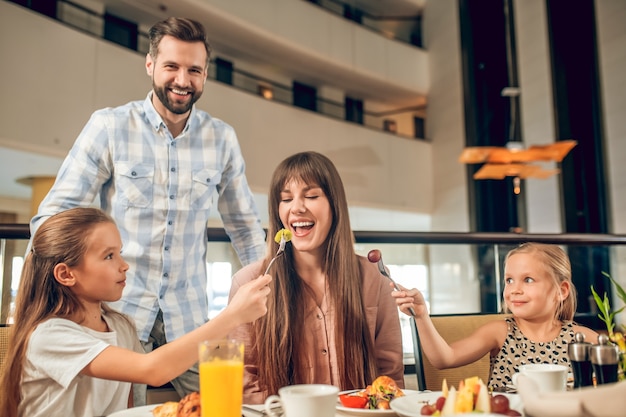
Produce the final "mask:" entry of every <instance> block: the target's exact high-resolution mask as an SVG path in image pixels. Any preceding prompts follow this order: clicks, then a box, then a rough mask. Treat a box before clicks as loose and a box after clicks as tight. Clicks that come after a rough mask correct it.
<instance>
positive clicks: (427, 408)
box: [420, 404, 437, 416]
mask: <svg viewBox="0 0 626 417" xmlns="http://www.w3.org/2000/svg"><path fill="white" fill-rule="evenodd" d="M435 411H437V409H436V408H435V406H434V405H430V404H424V405H423V406H422V409H421V410H420V413H421V414H422V415H423V416H432V415H433V414H435Z"/></svg>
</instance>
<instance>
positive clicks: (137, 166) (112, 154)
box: [31, 92, 265, 341]
mask: <svg viewBox="0 0 626 417" xmlns="http://www.w3.org/2000/svg"><path fill="white" fill-rule="evenodd" d="M151 98H152V92H150V93H148V97H147V98H146V99H145V100H144V101H134V102H130V103H128V104H126V105H123V106H120V107H117V108H106V109H102V110H98V111H96V112H95V113H94V114H93V115H92V116H91V118H90V120H89V122H88V123H87V124H86V125H85V127H84V128H83V131H82V132H81V133H80V135H79V136H78V138H77V140H76V142H75V143H74V145H73V147H72V149H71V150H70V152H69V154H68V156H67V157H66V158H65V161H64V162H63V165H62V166H61V168H60V170H59V172H58V175H57V179H56V182H55V184H54V185H53V187H52V189H51V190H50V192H49V193H48V195H47V196H46V198H45V199H44V200H43V201H42V203H41V205H40V206H39V212H38V213H37V215H36V216H35V217H34V218H33V219H32V221H31V232H32V234H34V233H35V230H36V229H37V227H38V226H39V225H40V224H41V223H42V222H43V221H44V220H45V219H46V218H47V217H49V216H51V215H53V214H55V213H58V212H60V211H62V210H66V209H69V208H72V207H77V206H91V205H94V202H95V200H96V198H97V197H98V195H99V198H100V207H101V208H102V209H103V210H104V211H106V212H107V213H109V214H110V215H111V216H112V217H113V218H114V219H115V221H116V223H117V226H118V228H119V230H120V233H121V236H122V242H123V245H124V246H123V253H122V254H123V256H124V258H125V260H126V261H127V262H128V264H129V265H130V268H129V270H128V273H127V280H126V284H127V285H126V288H125V289H124V294H123V296H122V299H121V300H120V301H118V302H115V303H111V304H112V307H114V308H116V309H118V310H120V311H122V312H124V313H126V314H128V315H130V316H131V317H133V318H134V319H135V322H136V324H137V330H138V333H139V337H140V339H141V340H143V341H147V340H148V336H149V335H150V331H151V330H152V326H153V324H154V320H155V317H156V315H157V312H158V310H159V308H160V309H161V310H162V311H163V321H164V323H165V333H166V337H167V340H174V339H175V338H178V337H180V336H182V335H183V334H185V333H187V332H189V331H191V330H193V329H194V328H196V327H197V326H199V325H201V324H202V323H204V322H205V321H206V319H207V314H208V302H207V292H206V286H207V269H206V252H207V233H206V227H207V221H208V219H209V212H210V211H211V208H212V206H213V203H214V201H215V200H214V198H213V197H214V196H216V195H217V208H218V211H219V213H220V215H221V218H222V221H223V223H224V228H225V230H226V232H227V234H228V236H229V237H230V239H231V241H232V244H233V246H234V248H235V250H236V252H237V254H238V256H239V259H240V260H241V262H242V264H244V265H246V264H248V263H250V262H253V261H255V260H257V259H260V258H262V257H263V255H264V254H265V233H264V231H263V229H262V227H261V222H260V220H259V216H258V212H257V208H256V206H255V203H254V199H253V195H252V193H251V191H250V189H249V187H248V182H247V180H246V177H245V163H244V160H243V156H242V154H241V149H240V148H239V144H238V141H237V136H236V134H235V131H234V129H233V128H232V127H231V126H229V125H228V124H226V123H224V122H222V121H221V120H218V119H216V118H213V117H211V116H210V115H209V114H207V113H206V112H203V111H200V110H198V109H196V108H195V106H194V108H193V109H192V111H191V114H190V116H189V119H188V121H187V124H186V126H185V128H184V129H183V131H182V133H181V134H180V135H179V136H178V137H177V138H173V137H172V135H171V133H170V132H169V130H168V129H167V127H166V125H165V123H164V122H163V120H162V119H161V117H160V116H159V114H158V113H157V112H156V110H155V109H154V107H153V105H152V102H151ZM96 205H97V203H96Z"/></svg>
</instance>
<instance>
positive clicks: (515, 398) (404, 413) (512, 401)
mask: <svg viewBox="0 0 626 417" xmlns="http://www.w3.org/2000/svg"><path fill="white" fill-rule="evenodd" d="M498 394H499V393H498ZM502 395H504V396H506V397H507V398H508V399H509V407H510V408H512V409H513V410H515V411H519V412H520V413H522V415H523V412H524V406H523V405H522V399H521V398H520V397H519V395H517V394H502ZM439 397H441V391H433V392H418V393H416V394H411V395H406V396H405V397H400V398H396V399H395V400H392V401H391V403H390V406H391V409H392V410H393V411H395V412H396V414H397V415H398V416H400V417H421V416H422V413H421V412H420V410H421V409H422V406H423V405H424V404H426V403H427V402H429V403H431V404H433V403H434V402H435V401H437V398H439ZM468 415H469V414H468ZM472 415H477V414H475V413H473V414H472ZM479 415H480V416H481V417H490V416H493V417H496V416H498V417H501V416H502V414H479Z"/></svg>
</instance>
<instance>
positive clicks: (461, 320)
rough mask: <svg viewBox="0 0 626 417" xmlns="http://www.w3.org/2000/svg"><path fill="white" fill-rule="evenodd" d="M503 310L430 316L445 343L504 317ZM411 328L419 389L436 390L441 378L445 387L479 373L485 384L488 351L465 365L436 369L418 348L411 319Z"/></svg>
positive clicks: (417, 337)
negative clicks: (444, 381) (487, 312)
mask: <svg viewBox="0 0 626 417" xmlns="http://www.w3.org/2000/svg"><path fill="white" fill-rule="evenodd" d="M506 317H509V315H507V314H459V315H446V316H431V319H432V321H433V324H434V325H435V328H436V329H437V331H438V332H439V334H441V336H442V337H443V338H444V339H445V340H446V341H448V342H449V343H451V342H454V341H455V340H459V339H462V338H464V337H466V336H468V335H469V334H471V333H473V332H474V330H476V329H477V328H478V327H480V326H482V325H483V324H485V323H487V322H489V321H492V320H504V319H505V318H506ZM411 325H412V330H413V349H414V352H415V363H416V372H417V380H418V387H419V389H422V390H423V389H429V390H431V391H440V390H441V384H442V382H443V380H444V378H445V379H446V380H447V383H448V387H452V386H455V387H457V388H458V385H459V382H460V381H461V380H462V379H465V378H468V377H471V376H479V377H480V378H482V380H483V381H484V382H485V384H487V383H488V382H489V354H486V355H485V356H484V357H483V358H481V359H480V360H478V361H476V362H474V363H471V364H469V365H465V366H461V367H458V368H453V369H443V370H439V369H437V368H435V367H434V366H432V365H431V363H430V362H429V361H428V358H427V357H426V355H423V354H422V352H421V346H420V342H419V335H418V334H417V331H416V327H415V322H414V321H413V320H412V319H411Z"/></svg>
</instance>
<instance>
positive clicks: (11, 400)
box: [0, 208, 117, 416]
mask: <svg viewBox="0 0 626 417" xmlns="http://www.w3.org/2000/svg"><path fill="white" fill-rule="evenodd" d="M101 223H114V222H113V220H112V219H111V218H110V217H109V216H108V215H106V214H105V213H104V212H103V211H101V210H99V209H96V208H74V209H70V210H66V211H63V212H61V213H58V214H56V215H54V216H52V217H50V218H48V219H47V220H46V221H45V222H44V223H43V224H42V225H41V227H40V228H39V229H38V230H37V232H36V233H35V235H34V237H33V239H32V241H31V248H32V249H31V250H30V252H29V253H28V254H27V255H26V259H25V260H24V267H23V269H22V275H21V278H20V284H19V287H18V291H17V297H16V298H15V314H14V317H13V321H14V324H13V325H12V326H11V329H10V332H9V349H8V351H7V356H6V361H5V365H4V369H3V370H2V376H1V377H0V387H2V389H1V390H0V415H2V416H17V408H18V405H19V403H20V401H21V394H20V392H21V391H20V387H21V381H22V370H23V367H24V360H25V354H26V348H27V347H28V341H29V339H30V335H31V333H32V332H33V330H34V329H35V327H37V325H39V324H40V323H42V322H44V321H46V320H48V319H49V318H52V317H60V318H69V317H76V315H77V313H78V315H79V317H80V314H81V313H82V312H84V309H83V305H82V304H81V302H80V300H79V298H78V297H77V296H76V295H75V294H74V293H73V292H72V291H71V289H70V288H69V287H66V286H64V285H61V284H59V283H58V282H57V280H56V279H55V278H54V267H55V266H56V265H57V264H59V263H65V264H67V265H69V266H76V265H79V264H80V262H81V260H82V258H83V255H84V254H85V251H86V249H87V248H86V240H87V238H88V237H89V235H90V234H91V232H92V230H93V228H94V227H95V226H96V225H98V224H101ZM102 308H103V310H104V312H105V313H106V314H113V313H114V312H113V311H112V310H111V309H110V308H108V307H107V306H106V305H105V304H102ZM115 314H117V313H115Z"/></svg>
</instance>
